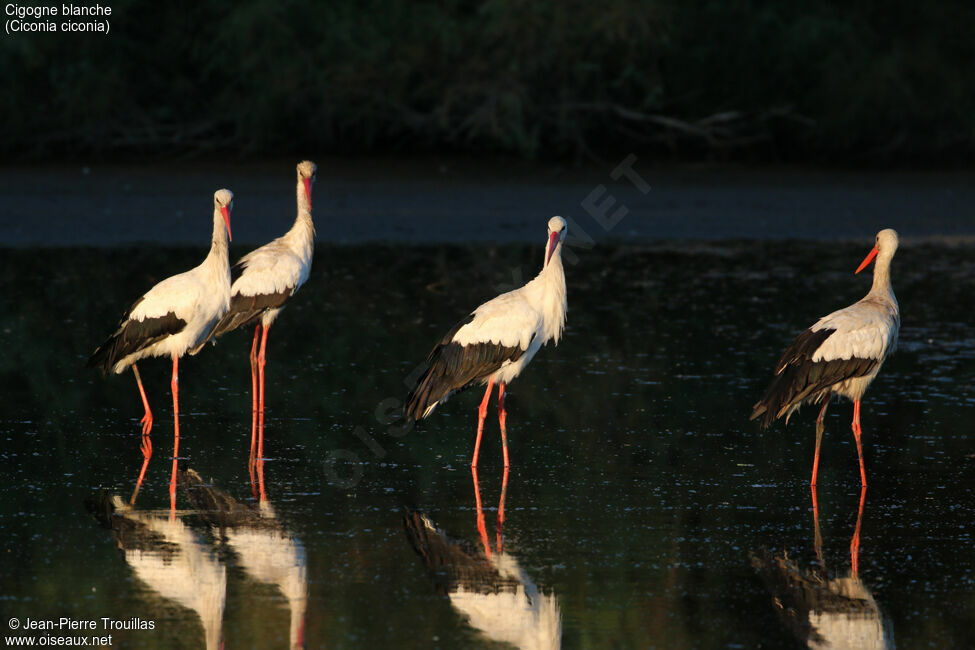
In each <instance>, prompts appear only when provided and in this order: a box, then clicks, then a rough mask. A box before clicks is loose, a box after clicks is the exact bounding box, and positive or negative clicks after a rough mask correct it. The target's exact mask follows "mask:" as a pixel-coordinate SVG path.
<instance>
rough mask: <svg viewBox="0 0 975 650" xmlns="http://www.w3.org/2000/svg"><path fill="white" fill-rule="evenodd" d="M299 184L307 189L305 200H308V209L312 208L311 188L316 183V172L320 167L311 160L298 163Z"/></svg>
mask: <svg viewBox="0 0 975 650" xmlns="http://www.w3.org/2000/svg"><path fill="white" fill-rule="evenodd" d="M297 170H298V182H299V183H301V184H302V185H303V186H304V188H305V198H307V199H308V207H311V186H312V184H314V182H315V172H316V171H318V166H317V165H315V163H313V162H312V161H310V160H302V161H301V162H300V163H298V166H297Z"/></svg>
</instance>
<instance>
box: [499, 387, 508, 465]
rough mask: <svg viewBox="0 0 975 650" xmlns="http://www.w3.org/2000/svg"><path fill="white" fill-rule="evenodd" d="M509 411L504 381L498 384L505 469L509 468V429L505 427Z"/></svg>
mask: <svg viewBox="0 0 975 650" xmlns="http://www.w3.org/2000/svg"><path fill="white" fill-rule="evenodd" d="M507 419H508V413H507V411H505V410H504V382H503V381H502V382H500V383H499V384H498V424H500V425H501V450H502V453H504V469H505V471H507V469H508V431H507V430H506V429H505V426H504V424H505V421H506V420H507Z"/></svg>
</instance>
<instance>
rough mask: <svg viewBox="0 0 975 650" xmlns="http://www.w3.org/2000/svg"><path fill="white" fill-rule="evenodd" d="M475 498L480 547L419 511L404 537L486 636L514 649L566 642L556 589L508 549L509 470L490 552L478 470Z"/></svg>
mask: <svg viewBox="0 0 975 650" xmlns="http://www.w3.org/2000/svg"><path fill="white" fill-rule="evenodd" d="M471 473H472V476H473V480H474V502H475V509H476V510H477V531H478V533H479V535H480V546H479V547H478V546H476V545H474V544H471V543H469V542H467V541H465V540H455V539H451V538H450V537H449V536H448V535H447V534H446V533H445V532H443V531H442V530H440V529H439V528H437V526H436V524H434V522H433V521H432V520H431V519H430V518H429V517H428V516H427V515H425V514H423V513H422V512H420V511H416V510H414V511H411V512H409V513H407V514H406V515H405V516H404V518H403V524H404V527H405V528H406V536H407V538H408V539H409V541H410V544H411V545H412V547H413V550H415V551H416V553H417V554H418V555H419V556H420V557H421V558H422V559H423V563H424V564H425V565H426V568H427V570H428V571H429V572H430V574H431V576H432V578H433V581H434V584H435V585H436V587H437V591H438V592H439V593H441V594H443V595H445V596H447V598H448V599H449V600H450V604H451V606H452V607H453V608H454V609H455V610H456V611H457V613H458V614H460V615H461V616H462V617H463V618H464V619H465V620H466V621H467V622H468V623H469V624H470V625H471V626H472V627H473V628H475V629H476V630H478V631H479V632H480V633H481V634H483V635H484V636H485V637H486V638H488V639H491V640H494V641H499V642H503V643H509V644H511V645H512V646H514V647H516V648H524V649H526V650H527V649H538V650H543V649H555V648H560V647H561V645H562V616H561V613H560V611H559V604H558V599H557V598H556V596H555V594H554V593H548V594H546V593H544V592H543V591H541V590H539V588H538V586H537V585H536V584H535V583H534V582H533V581H532V579H531V578H530V577H529V575H528V573H527V572H526V571H525V570H524V569H522V568H521V566H520V565H519V564H518V560H517V559H516V558H515V556H513V555H511V554H510V553H506V552H505V551H504V541H503V540H504V538H503V532H502V531H503V526H504V502H505V496H506V492H507V482H508V471H507V470H505V472H504V476H503V479H502V485H501V500H500V501H499V503H498V517H497V541H496V544H495V546H494V550H493V551H492V548H491V546H492V545H491V542H490V540H489V539H488V533H487V526H486V522H485V518H484V509H483V506H482V504H481V488H480V483H479V481H478V475H477V470H476V469H472V470H471Z"/></svg>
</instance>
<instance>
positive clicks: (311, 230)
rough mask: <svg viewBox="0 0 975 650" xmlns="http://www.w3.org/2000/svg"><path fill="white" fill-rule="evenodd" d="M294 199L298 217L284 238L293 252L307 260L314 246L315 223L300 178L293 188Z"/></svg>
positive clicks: (303, 184)
mask: <svg viewBox="0 0 975 650" xmlns="http://www.w3.org/2000/svg"><path fill="white" fill-rule="evenodd" d="M295 197H296V199H297V203H298V216H297V217H295V223H294V225H293V226H291V230H289V231H288V232H287V233H286V234H285V235H284V237H285V238H286V239H287V240H288V243H289V245H290V246H291V247H292V248H293V249H294V250H296V251H299V254H300V255H301V256H302V257H303V258H308V257H310V256H311V253H312V249H313V248H314V246H315V223H314V222H313V221H312V217H311V205H310V204H309V202H308V195H307V194H306V193H305V183H304V181H303V180H302V178H301V177H300V176H299V177H298V185H297V187H296V188H295Z"/></svg>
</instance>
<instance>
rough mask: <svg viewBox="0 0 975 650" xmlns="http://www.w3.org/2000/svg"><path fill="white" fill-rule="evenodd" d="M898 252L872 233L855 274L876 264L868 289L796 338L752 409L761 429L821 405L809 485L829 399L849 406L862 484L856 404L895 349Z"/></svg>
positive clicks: (887, 237) (890, 240)
mask: <svg viewBox="0 0 975 650" xmlns="http://www.w3.org/2000/svg"><path fill="white" fill-rule="evenodd" d="M896 251H897V233H896V232H895V231H893V230H891V229H889V228H888V229H887V230H881V231H880V232H879V233H877V239H876V243H875V245H874V247H873V250H871V251H870V253H869V254H868V255H867V257H866V258H865V259H864V260H863V262H862V263H861V264H860V266H859V267H858V268H857V270H856V272H857V273H859V272H860V271H862V270H863V269H865V268H866V267H867V265H869V264H870V262H871V261H873V260H874V258H876V266H874V270H873V286H872V287H871V288H870V292H869V293H867V295H866V296H865V297H864V298H863V299H862V300H860V301H859V302H857V303H855V304H853V305H850V306H849V307H847V308H845V309H840V310H839V311H834V312H833V313H832V314H830V315H828V316H824V317H822V318H820V319H819V321H817V322H816V324H815V325H813V326H812V327H810V328H809V329H807V330H806V331H805V332H803V333H802V334H800V335H799V336H798V337H797V338H796V340H795V341H793V343H792V345H790V346H789V348H788V349H787V350H786V351H785V354H783V355H782V358H781V359H780V360H779V363H778V365H777V366H776V367H775V378H774V379H773V380H772V384H771V385H770V386H769V388H768V390H767V391H766V393H765V397H763V398H762V399H761V401H759V402H758V403H757V404H755V406H754V410H753V411H752V416H751V419H753V420H754V419H755V418H761V425H762V428H767V427H768V426H769V425H770V424H772V422H774V421H775V420H777V419H779V418H781V417H782V416H785V420H786V423H788V421H789V417H790V416H791V415H792V413H793V412H795V411H796V410H797V409H798V408H799V407H800V406H802V405H803V404H805V403H812V404H820V403H821V404H822V405H823V406H822V408H821V409H820V411H819V417H817V418H816V457H815V459H814V460H813V471H812V480H811V481H810V484H811V485H816V474H817V471H818V469H819V445H820V443H821V442H822V437H823V428H822V425H823V416H824V415H825V414H826V407H827V406H829V401H830V399H831V398H832V397H833V395H840V396H842V397H846V398H848V399H850V400H852V401H853V437H854V438H855V439H856V443H857V455H858V456H859V458H860V483H861V485H866V484H867V473H866V470H865V469H864V467H863V447H862V446H861V443H860V434H861V429H860V399H861V398H862V397H863V394H864V393H865V392H866V390H867V386H869V385H870V382H872V381H873V379H874V377H876V376H877V373H878V372H880V367H881V366H882V365H883V363H884V360H885V359H886V358H887V355H889V354H890V353H891V352H893V351H894V349H895V348H896V347H897V331H898V329H899V328H900V313H899V311H898V307H897V298H895V297H894V290H893V288H892V287H891V285H890V261H891V259H893V257H894V253H895V252H896Z"/></svg>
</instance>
